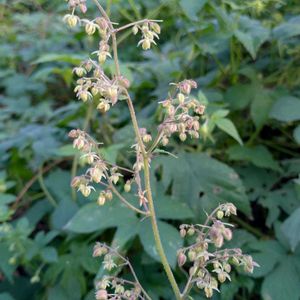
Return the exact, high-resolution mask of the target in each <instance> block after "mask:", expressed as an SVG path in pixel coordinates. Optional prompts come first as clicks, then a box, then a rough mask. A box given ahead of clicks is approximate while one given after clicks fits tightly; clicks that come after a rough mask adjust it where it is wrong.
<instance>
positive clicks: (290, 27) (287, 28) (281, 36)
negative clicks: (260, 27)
mask: <svg viewBox="0 0 300 300" xmlns="http://www.w3.org/2000/svg"><path fill="white" fill-rule="evenodd" d="M297 35H300V16H297V17H293V18H290V19H289V20H288V21H287V22H283V23H282V24H280V25H278V26H276V27H275V28H274V29H273V36H274V37H275V38H276V39H278V40H281V41H284V40H286V39H288V38H291V37H294V36H297Z"/></svg>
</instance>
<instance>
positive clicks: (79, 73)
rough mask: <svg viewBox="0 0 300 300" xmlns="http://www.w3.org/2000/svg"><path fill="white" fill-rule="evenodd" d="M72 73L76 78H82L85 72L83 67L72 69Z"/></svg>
mask: <svg viewBox="0 0 300 300" xmlns="http://www.w3.org/2000/svg"><path fill="white" fill-rule="evenodd" d="M73 72H74V73H75V74H76V75H77V76H78V77H82V76H83V75H85V74H86V70H85V68H83V67H77V68H74V69H73Z"/></svg>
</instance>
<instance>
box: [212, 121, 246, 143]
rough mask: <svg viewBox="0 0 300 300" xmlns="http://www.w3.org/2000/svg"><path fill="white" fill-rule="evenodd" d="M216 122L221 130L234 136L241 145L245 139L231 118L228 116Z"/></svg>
mask: <svg viewBox="0 0 300 300" xmlns="http://www.w3.org/2000/svg"><path fill="white" fill-rule="evenodd" d="M215 123H216V125H217V126H218V127H219V128H220V129H221V130H223V131H225V132H226V133H227V134H229V135H230V136H231V137H233V138H234V139H235V140H236V141H237V142H238V143H239V144H240V145H242V144H243V141H242V140H241V137H240V135H239V133H238V131H237V130H236V128H235V126H234V124H233V123H232V122H231V120H229V119H227V118H224V119H217V120H216V121H215Z"/></svg>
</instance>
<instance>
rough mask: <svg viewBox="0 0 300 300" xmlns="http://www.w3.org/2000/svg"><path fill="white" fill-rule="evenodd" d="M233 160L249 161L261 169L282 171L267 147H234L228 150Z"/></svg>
mask: <svg viewBox="0 0 300 300" xmlns="http://www.w3.org/2000/svg"><path fill="white" fill-rule="evenodd" d="M227 153H228V155H229V158H230V159H231V160H239V161H249V162H251V163H253V164H254V165H255V166H257V167H260V168H267V169H271V170H275V171H281V168H280V166H279V164H278V162H277V161H276V160H275V159H274V158H273V156H272V153H271V152H270V151H269V150H268V148H266V147H265V146H262V145H258V146H254V147H246V146H237V145H236V146H232V147H230V148H229V149H228V150H227Z"/></svg>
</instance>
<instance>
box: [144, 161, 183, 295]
mask: <svg viewBox="0 0 300 300" xmlns="http://www.w3.org/2000/svg"><path fill="white" fill-rule="evenodd" d="M144 173H145V185H146V194H147V200H148V203H149V210H150V218H151V225H152V230H153V235H154V240H155V245H156V249H157V251H158V254H159V256H160V259H161V262H162V265H163V267H164V269H165V272H166V274H167V277H168V279H169V282H170V283H171V286H172V288H173V291H174V294H175V297H176V299H177V300H180V299H182V297H181V294H180V290H179V287H178V285H177V283H176V280H175V278H174V275H173V272H172V270H171V267H170V265H169V263H168V260H167V257H166V254H165V251H164V248H163V245H162V242H161V238H160V234H159V230H158V225H157V219H156V214H155V208H154V203H153V198H152V192H151V183H150V170H149V165H148V159H147V157H146V158H144Z"/></svg>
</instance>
